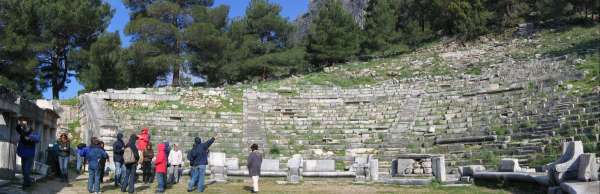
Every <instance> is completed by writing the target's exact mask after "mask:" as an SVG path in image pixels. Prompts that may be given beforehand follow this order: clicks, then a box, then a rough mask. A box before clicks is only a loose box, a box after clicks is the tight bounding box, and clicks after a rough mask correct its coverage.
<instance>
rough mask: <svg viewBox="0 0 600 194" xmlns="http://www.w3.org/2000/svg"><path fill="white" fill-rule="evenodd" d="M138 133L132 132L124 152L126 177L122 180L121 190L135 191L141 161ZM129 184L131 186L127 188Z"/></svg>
mask: <svg viewBox="0 0 600 194" xmlns="http://www.w3.org/2000/svg"><path fill="white" fill-rule="evenodd" d="M136 140H137V135H135V134H132V135H131V136H129V141H128V142H127V145H125V151H124V152H123V162H124V163H125V177H124V179H123V180H122V182H121V192H125V191H126V190H127V192H129V193H134V192H135V180H136V179H137V178H136V177H135V176H136V174H135V171H136V170H137V164H138V163H139V162H140V154H139V152H138V149H137V147H136ZM127 186H129V188H127Z"/></svg>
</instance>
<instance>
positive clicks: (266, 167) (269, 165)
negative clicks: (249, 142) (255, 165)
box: [260, 159, 280, 172]
mask: <svg viewBox="0 0 600 194" xmlns="http://www.w3.org/2000/svg"><path fill="white" fill-rule="evenodd" d="M260 170H261V171H266V172H278V171H280V170H279V160H277V159H263V161H262V164H261V165H260Z"/></svg>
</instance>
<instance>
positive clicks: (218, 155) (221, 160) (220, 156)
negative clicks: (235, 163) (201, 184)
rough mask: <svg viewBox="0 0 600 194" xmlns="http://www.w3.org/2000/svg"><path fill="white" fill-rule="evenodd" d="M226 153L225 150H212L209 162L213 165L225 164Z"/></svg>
mask: <svg viewBox="0 0 600 194" xmlns="http://www.w3.org/2000/svg"><path fill="white" fill-rule="evenodd" d="M225 156H226V155H225V153H223V152H210V154H209V156H208V164H209V165H211V166H223V167H224V166H225V161H226V157H225Z"/></svg>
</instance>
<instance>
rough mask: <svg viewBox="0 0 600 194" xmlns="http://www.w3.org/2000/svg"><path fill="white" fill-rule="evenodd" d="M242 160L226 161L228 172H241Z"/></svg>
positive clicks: (232, 159)
mask: <svg viewBox="0 0 600 194" xmlns="http://www.w3.org/2000/svg"><path fill="white" fill-rule="evenodd" d="M239 160H240V159H238V158H227V159H225V166H226V167H227V170H239V169H240V161H239Z"/></svg>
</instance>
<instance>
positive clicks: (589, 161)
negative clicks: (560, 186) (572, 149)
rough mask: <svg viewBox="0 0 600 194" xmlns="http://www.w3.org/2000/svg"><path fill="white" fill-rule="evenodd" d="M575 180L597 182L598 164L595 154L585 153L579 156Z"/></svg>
mask: <svg viewBox="0 0 600 194" xmlns="http://www.w3.org/2000/svg"><path fill="white" fill-rule="evenodd" d="M577 180H580V181H597V180H598V163H597V162H596V154H594V153H585V154H581V155H579V170H578V171H577ZM599 189H600V188H599Z"/></svg>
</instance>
